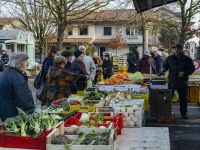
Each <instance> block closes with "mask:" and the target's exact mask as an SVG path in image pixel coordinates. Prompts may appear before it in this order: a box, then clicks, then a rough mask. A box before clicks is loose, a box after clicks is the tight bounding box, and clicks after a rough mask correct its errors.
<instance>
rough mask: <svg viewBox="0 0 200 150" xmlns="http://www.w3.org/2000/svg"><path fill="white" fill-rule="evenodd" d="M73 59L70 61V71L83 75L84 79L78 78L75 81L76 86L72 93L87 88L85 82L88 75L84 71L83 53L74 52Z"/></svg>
mask: <svg viewBox="0 0 200 150" xmlns="http://www.w3.org/2000/svg"><path fill="white" fill-rule="evenodd" d="M74 56H75V59H74V60H73V61H72V64H71V71H72V72H74V73H77V74H80V75H84V76H86V77H87V79H86V78H79V79H78V80H77V81H76V84H75V85H76V86H75V87H74V88H73V93H76V92H77V91H84V90H85V88H86V87H87V80H88V79H89V75H88V73H87V71H86V67H85V64H84V63H83V59H84V53H83V52H82V51H79V50H77V51H75V52H74Z"/></svg>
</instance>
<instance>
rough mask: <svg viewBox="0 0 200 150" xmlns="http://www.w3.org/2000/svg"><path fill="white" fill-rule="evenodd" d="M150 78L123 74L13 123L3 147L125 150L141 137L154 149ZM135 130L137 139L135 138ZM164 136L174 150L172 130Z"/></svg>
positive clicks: (0, 140) (7, 125)
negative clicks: (132, 139) (124, 144)
mask: <svg viewBox="0 0 200 150" xmlns="http://www.w3.org/2000/svg"><path fill="white" fill-rule="evenodd" d="M144 78H145V79H146V80H149V78H150V77H149V76H147V75H142V74H141V73H139V72H136V73H135V74H129V73H117V74H115V75H113V76H112V77H111V78H110V79H108V80H106V81H105V82H104V83H100V84H98V85H96V86H95V87H92V88H88V89H86V90H85V91H79V92H77V94H76V95H71V96H70V97H68V98H63V99H59V100H54V101H53V102H52V103H51V106H49V107H48V108H47V109H45V110H42V111H40V112H38V113H34V114H33V115H31V116H25V115H20V116H19V117H20V118H21V119H18V117H17V118H9V119H7V120H6V121H4V123H3V125H4V126H3V127H2V130H1V134H0V147H6V148H26V149H48V150H53V149H58V150H64V149H72V150H100V149H105V150H114V149H117V148H120V145H119V143H120V142H122V141H124V140H125V138H126V137H129V136H133V137H135V138H137V137H138V136H139V135H140V139H141V140H139V139H138V140H135V142H136V143H138V144H136V143H135V144H136V145H137V147H138V145H140V144H139V143H141V142H142V141H143V140H144V141H147V143H149V144H146V145H144V144H143V145H141V146H143V147H146V148H148V147H149V148H151V147H152V145H151V144H150V141H149V139H150V137H149V136H148V134H147V133H148V131H149V132H151V133H152V134H153V135H155V136H156V134H158V133H157V132H156V131H155V130H154V129H153V128H152V129H151V128H145V127H144V125H145V113H148V112H149V110H150V105H149V88H148V86H147V84H146V83H144V82H143V81H144ZM44 120H45V121H46V122H44ZM8 122H9V123H8ZM11 125H12V126H11ZM133 128H134V129H133ZM129 130H130V131H131V132H132V131H133V132H134V133H137V134H135V135H134V134H133V132H132V133H130V135H129V133H128V131H129ZM160 131H162V132H163V134H165V135H166V136H165V139H162V140H160V141H158V143H159V142H160V145H162V143H165V149H166V150H168V149H170V145H169V133H168V132H167V131H168V130H167V129H163V130H162V129H160ZM25 133H26V134H25ZM144 133H145V134H144ZM131 134H133V135H131ZM143 134H144V135H143ZM136 136H137V137H136ZM156 139H157V138H154V140H156ZM136 145H135V146H136ZM121 146H122V145H121Z"/></svg>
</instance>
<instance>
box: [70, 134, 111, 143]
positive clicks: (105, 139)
mask: <svg viewBox="0 0 200 150" xmlns="http://www.w3.org/2000/svg"><path fill="white" fill-rule="evenodd" d="M110 133H111V131H110V130H108V131H105V132H102V133H95V132H89V133H80V134H79V139H78V140H75V141H73V142H72V145H109V138H110Z"/></svg>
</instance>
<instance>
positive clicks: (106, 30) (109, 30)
mask: <svg viewBox="0 0 200 150" xmlns="http://www.w3.org/2000/svg"><path fill="white" fill-rule="evenodd" d="M104 35H112V27H104Z"/></svg>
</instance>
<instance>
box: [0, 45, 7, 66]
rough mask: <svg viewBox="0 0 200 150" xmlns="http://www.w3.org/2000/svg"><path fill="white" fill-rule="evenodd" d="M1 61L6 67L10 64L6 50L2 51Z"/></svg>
mask: <svg viewBox="0 0 200 150" xmlns="http://www.w3.org/2000/svg"><path fill="white" fill-rule="evenodd" d="M1 61H3V62H4V64H5V65H7V64H8V61H9V56H8V54H7V50H6V49H3V50H2V55H1Z"/></svg>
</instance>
